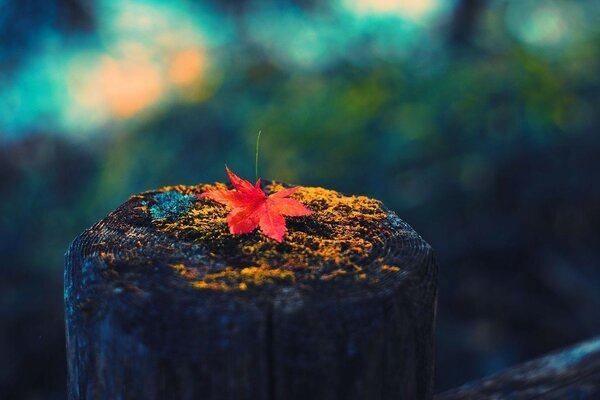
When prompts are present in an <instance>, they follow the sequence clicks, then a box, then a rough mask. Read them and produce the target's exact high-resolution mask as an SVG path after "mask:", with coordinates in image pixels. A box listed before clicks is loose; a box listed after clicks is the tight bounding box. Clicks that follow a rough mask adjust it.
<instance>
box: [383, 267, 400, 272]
mask: <svg viewBox="0 0 600 400" xmlns="http://www.w3.org/2000/svg"><path fill="white" fill-rule="evenodd" d="M400 269H401V268H400V267H396V266H393V265H382V266H381V270H382V271H390V272H398V271H400Z"/></svg>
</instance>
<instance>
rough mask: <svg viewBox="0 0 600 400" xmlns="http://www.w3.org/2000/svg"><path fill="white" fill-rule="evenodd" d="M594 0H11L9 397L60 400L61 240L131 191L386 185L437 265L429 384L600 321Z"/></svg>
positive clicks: (577, 334) (7, 32)
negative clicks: (232, 182)
mask: <svg viewBox="0 0 600 400" xmlns="http://www.w3.org/2000/svg"><path fill="white" fill-rule="evenodd" d="M599 21H600V3H599V2H598V1H594V0H589V1H585V0H582V1H575V0H564V1H562V0H514V1H509V0H454V1H453V0H446V1H445V0H397V1H393V0H329V1H315V0H285V1H275V0H273V1H252V0H214V1H210V2H200V1H192V0H171V1H168V2H167V1H158V0H156V1H153V0H140V1H119V0H52V1H51V0H18V1H17V0H13V1H10V0H0V253H1V257H0V268H1V270H0V397H1V398H3V399H63V398H64V396H65V374H66V372H65V371H66V366H65V351H64V347H65V344H64V320H63V310H62V307H63V305H62V301H63V298H62V268H63V254H64V251H65V250H66V248H67V246H68V244H69V242H70V241H71V240H72V239H73V238H74V237H75V236H76V235H77V234H79V233H80V232H81V231H82V230H83V229H85V228H86V227H88V226H90V225H91V224H93V223H94V222H96V221H97V220H99V219H100V218H102V217H103V216H104V215H106V214H107V213H108V212H109V211H111V210H112V209H114V208H115V207H116V206H118V205H119V204H120V203H122V202H123V201H125V200H126V199H127V198H128V196H129V195H131V194H133V193H136V192H139V191H142V190H147V189H151V188H156V187H160V186H162V185H167V184H176V183H185V184H194V183H198V182H207V181H208V182H212V181H222V180H224V178H225V174H224V170H223V165H224V164H225V163H227V164H228V165H230V166H231V167H232V168H233V169H234V170H235V171H237V172H239V173H240V174H241V175H242V176H245V177H247V178H252V177H253V176H254V148H253V147H254V140H255V137H256V133H257V131H258V130H259V129H262V132H263V136H262V142H261V147H262V152H261V156H260V171H261V175H262V176H263V177H265V178H271V179H278V180H284V181H289V182H291V183H296V184H303V185H320V186H326V187H329V188H334V189H336V190H339V191H342V192H345V193H352V194H366V195H369V196H373V197H377V198H379V199H382V200H383V201H384V202H385V203H386V204H387V205H388V206H389V207H391V208H392V209H394V210H395V211H396V212H397V213H398V214H399V215H400V217H401V218H403V219H404V220H406V221H407V222H409V223H410V224H411V225H412V226H413V227H414V228H415V229H416V230H417V231H418V232H419V233H421V235H422V236H423V237H424V238H425V239H426V240H427V241H429V242H430V243H431V244H432V246H433V247H434V248H435V249H436V251H437V254H438V257H439V262H440V292H439V310H438V331H437V332H438V334H437V366H436V367H437V372H436V391H442V390H444V389H447V388H450V387H453V386H456V385H458V384H461V383H464V382H466V381H468V380H471V379H474V378H477V377H481V376H484V375H487V374H489V373H492V372H494V371H498V370H500V369H502V368H505V367H507V366H510V365H512V364H514V363H517V362H520V361H523V360H526V359H529V358H531V357H534V356H537V355H540V354H543V353H545V352H547V351H550V350H553V349H555V348H557V347H560V346H564V345H567V344H570V343H573V342H576V341H578V340H581V339H585V338H588V337H590V336H592V335H594V334H598V332H600V315H599V313H600V311H599V310H600V291H599V290H598V288H599V287H600V270H599V269H598V263H599V261H600V241H599V229H598V226H599V224H600V201H599V200H600V186H599V185H598V180H599V177H600V172H599V171H600V153H599V150H600V135H599V132H598V130H599V129H600V112H599V111H600V110H599V109H598V107H599V105H600V74H599V73H600V24H599V23H598V22H599Z"/></svg>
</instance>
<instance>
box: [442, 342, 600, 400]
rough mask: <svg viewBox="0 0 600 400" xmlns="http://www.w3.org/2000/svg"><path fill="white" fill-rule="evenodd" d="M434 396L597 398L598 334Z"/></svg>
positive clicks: (450, 399)
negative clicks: (592, 337)
mask: <svg viewBox="0 0 600 400" xmlns="http://www.w3.org/2000/svg"><path fill="white" fill-rule="evenodd" d="M435 399H436V400H470V399H475V400H477V399H479V400H500V399H510V400H526V399H527V400H528V399H546V400H596V399H600V336H599V337H596V338H594V339H590V340H588V341H585V342H583V343H579V344H577V345H574V346H571V347H569V348H567V349H564V350H560V351H557V352H554V353H552V354H549V355H547V356H545V357H541V358H538V359H536V360H532V361H528V362H526V363H523V364H521V365H518V366H515V367H512V368H509V369H507V370H505V371H502V372H499V373H497V374H494V375H491V376H489V377H486V378H483V379H480V380H478V381H475V382H472V383H468V384H466V385H463V386H461V387H459V388H456V389H452V390H449V391H448V392H445V393H443V394H440V395H438V396H436V397H435Z"/></svg>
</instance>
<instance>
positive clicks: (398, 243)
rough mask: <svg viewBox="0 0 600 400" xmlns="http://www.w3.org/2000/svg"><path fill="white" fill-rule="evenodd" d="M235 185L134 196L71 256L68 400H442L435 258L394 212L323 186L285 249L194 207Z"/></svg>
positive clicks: (305, 194) (208, 206)
mask: <svg viewBox="0 0 600 400" xmlns="http://www.w3.org/2000/svg"><path fill="white" fill-rule="evenodd" d="M225 187H226V185H224V184H214V185H197V186H173V187H165V188H162V189H159V190H156V191H149V192H144V193H142V194H139V195H135V196H132V197H131V198H130V199H129V200H128V201H127V202H125V203H124V204H123V205H121V206H120V207H119V208H117V209H116V210H115V211H114V212H112V213H111V214H110V215H108V216H107V217H106V218H104V219H103V220H102V221H100V222H98V223H97V224H95V225H94V226H93V227H91V228H90V229H88V230H86V231H85V232H84V233H82V234H81V235H80V236H79V237H77V238H76V239H75V241H74V242H73V243H72V244H71V246H70V248H69V250H68V251H67V254H66V268H65V315H66V330H67V358H68V392H69V399H110V400H114V399H145V400H152V399H160V400H165V399H211V400H212V399H235V400H241V399H249V400H263V399H264V400H275V399H283V400H295V399H298V400H307V399H312V400H321V399H429V398H431V397H432V377H433V355H434V320H435V305H436V287H437V281H436V280H437V264H436V261H435V257H434V254H433V252H432V250H431V247H430V246H429V245H428V244H427V243H426V242H425V241H423V239H421V237H420V236H419V235H418V234H417V233H415V231H414V230H413V229H412V228H411V227H410V226H409V225H407V224H406V223H405V222H403V221H402V220H400V219H399V218H398V217H397V216H396V215H395V214H394V213H393V212H391V211H390V210H388V209H387V208H385V206H384V205H383V204H382V203H381V202H379V201H377V200H373V199H370V198H367V197H363V196H344V195H342V194H340V193H338V192H335V191H332V190H326V189H323V188H311V187H305V188H302V189H301V190H299V191H298V192H296V193H295V194H294V195H293V197H295V198H296V199H298V200H299V201H301V202H302V203H303V204H304V205H306V206H307V207H308V208H310V209H311V210H313V211H314V213H313V214H312V215H310V216H308V217H297V218H287V226H288V232H287V234H286V236H285V238H284V241H283V242H282V243H277V242H275V241H273V240H271V239H269V238H267V237H265V236H264V235H263V234H262V233H261V232H259V231H255V232H253V233H250V234H245V235H231V234H230V233H229V232H228V228H227V223H226V215H227V214H228V211H229V210H228V209H227V208H226V207H225V206H222V205H220V204H218V203H215V202H212V201H210V200H205V199H197V198H196V197H195V194H196V193H201V192H204V191H206V190H212V189H215V188H220V189H224V188H225ZM283 188H284V186H283V185H282V184H280V183H277V182H268V183H263V189H264V190H265V192H266V193H267V194H268V193H272V192H275V191H279V190H282V189H283Z"/></svg>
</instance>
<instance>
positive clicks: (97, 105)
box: [72, 57, 164, 118]
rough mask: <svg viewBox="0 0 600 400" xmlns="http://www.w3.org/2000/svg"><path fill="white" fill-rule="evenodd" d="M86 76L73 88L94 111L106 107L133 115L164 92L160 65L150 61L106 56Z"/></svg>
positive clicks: (123, 113)
mask: <svg viewBox="0 0 600 400" xmlns="http://www.w3.org/2000/svg"><path fill="white" fill-rule="evenodd" d="M84 76H85V80H81V79H80V80H79V81H78V82H77V85H76V86H75V87H73V88H72V89H73V90H72V91H73V94H74V96H75V98H76V100H77V101H78V102H79V104H80V105H82V106H84V107H85V108H86V109H87V110H89V111H90V112H94V111H98V112H101V111H103V110H104V111H108V112H109V113H110V114H112V115H115V116H117V117H121V118H126V117H130V116H132V115H134V114H136V113H137V112H139V111H141V110H143V109H145V108H147V107H149V106H151V105H153V104H155V103H156V102H157V101H158V100H159V99H160V97H161V95H162V94H163V92H164V85H163V82H162V79H161V74H160V69H159V68H158V67H157V66H156V65H154V64H152V63H150V62H140V61H139V60H138V61H135V62H134V61H130V60H116V59H114V58H110V57H103V58H102V59H101V61H100V63H99V65H98V66H97V67H96V68H95V69H93V70H92V71H89V72H88V73H86V74H85V75H84Z"/></svg>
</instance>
